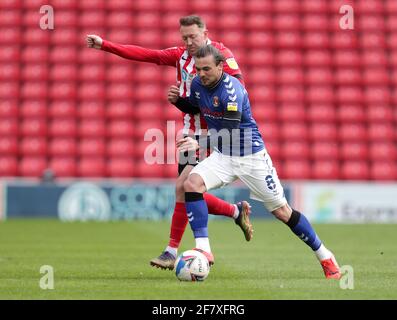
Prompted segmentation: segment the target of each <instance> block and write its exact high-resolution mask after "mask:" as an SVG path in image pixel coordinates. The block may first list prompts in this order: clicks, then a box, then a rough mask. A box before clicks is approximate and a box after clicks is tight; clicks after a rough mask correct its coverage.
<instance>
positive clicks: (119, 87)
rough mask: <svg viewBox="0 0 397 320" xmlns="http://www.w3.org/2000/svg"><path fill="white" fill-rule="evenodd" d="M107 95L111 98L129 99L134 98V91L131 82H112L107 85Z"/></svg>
mask: <svg viewBox="0 0 397 320" xmlns="http://www.w3.org/2000/svg"><path fill="white" fill-rule="evenodd" d="M107 97H108V99H110V100H128V101H131V100H132V99H134V98H135V97H134V91H133V89H132V87H131V85H130V84H127V83H118V82H115V83H110V85H108V86H107Z"/></svg>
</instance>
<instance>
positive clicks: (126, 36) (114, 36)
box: [102, 28, 143, 62]
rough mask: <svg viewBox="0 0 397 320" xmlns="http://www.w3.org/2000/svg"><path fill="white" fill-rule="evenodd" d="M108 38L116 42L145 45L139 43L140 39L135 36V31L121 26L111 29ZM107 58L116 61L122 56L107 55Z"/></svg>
mask: <svg viewBox="0 0 397 320" xmlns="http://www.w3.org/2000/svg"><path fill="white" fill-rule="evenodd" d="M107 39H109V40H110V41H112V42H115V43H122V44H128V43H137V44H139V45H141V46H142V45H143V44H142V43H138V40H137V39H136V38H135V36H134V32H133V31H132V30H131V29H121V28H114V29H110V30H108V32H107ZM102 54H103V53H102ZM106 59H107V60H108V61H114V62H117V61H121V60H120V59H121V58H120V57H118V56H114V55H110V56H106Z"/></svg>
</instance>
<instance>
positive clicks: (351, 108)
mask: <svg viewBox="0 0 397 320" xmlns="http://www.w3.org/2000/svg"><path fill="white" fill-rule="evenodd" d="M337 113H338V119H339V121H340V122H354V123H355V122H363V121H365V119H366V116H365V112H364V108H363V107H362V105H359V104H343V103H340V104H339V108H338V109H337Z"/></svg>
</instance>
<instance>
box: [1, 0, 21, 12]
mask: <svg viewBox="0 0 397 320" xmlns="http://www.w3.org/2000/svg"><path fill="white" fill-rule="evenodd" d="M0 8H1V9H10V10H15V9H21V8H22V3H21V0H3V1H2V2H1V4H0Z"/></svg>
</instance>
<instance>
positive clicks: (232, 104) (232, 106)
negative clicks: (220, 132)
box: [226, 102, 238, 111]
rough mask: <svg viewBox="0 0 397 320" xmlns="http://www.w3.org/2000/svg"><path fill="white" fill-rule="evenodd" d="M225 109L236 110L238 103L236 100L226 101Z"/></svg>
mask: <svg viewBox="0 0 397 320" xmlns="http://www.w3.org/2000/svg"><path fill="white" fill-rule="evenodd" d="M226 110H227V111H238V104H237V102H228V103H227V107H226Z"/></svg>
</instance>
